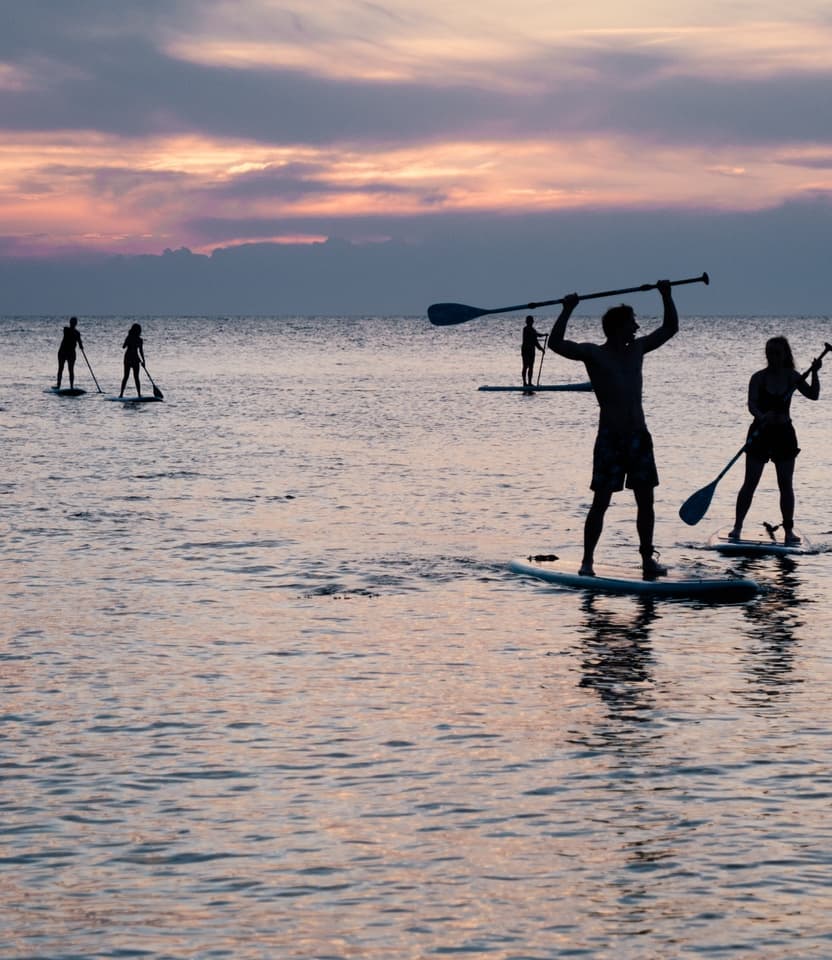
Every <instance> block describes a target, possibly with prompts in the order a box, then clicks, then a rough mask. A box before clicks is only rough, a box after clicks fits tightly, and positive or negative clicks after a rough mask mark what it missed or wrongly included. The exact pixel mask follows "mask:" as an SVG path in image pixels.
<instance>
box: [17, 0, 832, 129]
mask: <svg viewBox="0 0 832 960" xmlns="http://www.w3.org/2000/svg"><path fill="white" fill-rule="evenodd" d="M30 6H31V8H32V10H31V11H30V10H29V7H30ZM121 9H122V8H121V6H119V9H118V11H116V10H115V9H114V8H113V7H112V5H108V4H107V3H105V2H104V0H98V2H96V0H85V2H77V0H73V2H71V3H70V2H68V3H66V4H60V3H45V2H42V0H41V2H36V3H34V4H31V5H26V6H25V7H22V8H21V12H20V13H19V14H18V15H17V16H16V17H15V18H13V21H14V24H13V28H12V29H11V30H10V32H9V33H7V34H6V35H5V36H4V38H3V39H2V40H0V57H2V58H3V59H4V60H5V68H4V69H5V72H6V75H7V76H9V77H13V78H14V82H13V83H12V82H8V83H6V84H5V85H4V84H2V83H0V125H2V126H4V127H5V128H6V129H8V130H18V131H31V130H41V131H48V130H59V129H76V130H95V131H99V132H103V133H107V134H110V135H114V136H119V137H145V136H151V135H177V134H183V133H196V134H199V135H202V136H205V137H209V138H233V139H247V140H251V141H256V142H260V143H268V144H273V145H281V144H283V145H285V144H295V145H297V144H306V145H316V146H324V145H334V144H358V143H362V142H364V143H367V144H375V145H379V144H388V145H389V144H394V143H395V144H413V143H416V142H424V141H425V140H428V141H429V140H441V139H445V140H447V139H450V138H454V137H456V138H459V139H463V138H472V137H473V138H489V137H494V136H497V135H499V136H501V137H506V138H517V137H530V136H532V135H538V136H539V135H540V134H541V133H542V132H545V133H547V134H549V135H555V136H556V135H560V136H565V135H566V136H575V135H597V134H601V133H604V134H605V135H628V136H639V137H645V138H647V139H648V140H649V141H650V142H655V143H665V144H669V143H695V142H702V141H707V142H716V143H723V144H724V143H738V144H739V143H777V142H786V143H788V142H817V141H819V140H822V139H826V138H829V137H830V136H831V135H832V114H830V112H829V110H828V109H826V104H827V101H828V90H829V86H830V80H831V79H832V69H830V68H829V67H827V66H823V67H820V66H816V65H815V66H810V67H809V68H802V67H801V66H800V61H799V51H798V52H797V53H796V54H795V55H794V57H793V59H792V62H791V63H788V62H787V63H784V64H781V65H780V66H778V67H777V69H775V70H774V71H769V72H766V73H759V74H755V73H749V72H748V71H747V70H746V69H745V64H746V55H745V54H744V52H743V50H742V47H741V45H740V44H738V45H737V48H735V58H734V60H733V61H732V60H729V59H727V58H719V59H717V60H716V62H711V63H709V64H705V65H703V64H702V63H701V61H700V59H698V58H697V57H696V56H694V55H693V54H692V53H691V50H690V47H689V40H683V39H680V38H676V39H664V40H663V41H662V42H661V43H660V44H657V43H651V42H649V40H650V36H651V35H650V33H649V32H647V33H645V34H643V35H638V34H636V35H631V34H630V35H627V36H626V37H625V38H622V37H621V36H618V35H615V34H611V35H608V36H605V35H594V36H591V37H590V36H583V37H581V36H579V37H577V38H576V37H572V38H570V40H569V42H568V43H567V42H565V40H564V39H563V38H561V39H551V40H547V41H539V42H537V43H535V44H531V43H530V44H529V46H528V47H526V48H522V47H519V46H518V47H517V48H516V49H514V50H513V52H512V59H508V58H507V57H504V58H503V59H501V60H500V61H499V62H498V63H496V64H495V63H493V62H488V63H485V62H481V63H479V64H478V65H476V67H475V64H476V58H474V59H472V60H471V62H470V64H469V72H468V78H467V80H466V81H465V82H462V81H460V80H459V78H458V77H457V76H456V75H455V73H454V72H453V71H452V70H451V71H450V72H449V74H448V75H447V76H443V66H444V64H443V60H442V58H441V56H440V57H439V58H438V59H437V61H436V62H435V63H432V64H430V66H431V69H426V68H425V61H424V59H422V67H421V69H420V70H418V71H417V70H414V71H413V76H412V77H410V78H408V79H396V78H393V79H391V78H390V77H389V76H387V75H385V74H383V75H382V76H380V77H378V78H376V79H373V78H371V77H370V78H363V77H358V78H357V77H349V76H340V77H336V76H329V75H327V74H326V73H321V72H315V70H313V69H311V68H310V67H309V66H307V65H305V64H304V63H303V62H300V63H294V64H291V65H288V66H287V65H284V64H282V63H281V61H280V51H281V43H283V44H284V45H285V44H286V43H287V42H289V41H291V42H292V43H293V44H295V43H296V42H297V40H298V38H299V36H300V35H302V34H304V33H306V32H308V31H311V30H313V29H314V27H313V26H312V25H309V26H304V22H303V21H302V20H301V19H299V15H297V14H296V15H294V16H293V17H288V18H287V17H286V16H283V17H280V18H277V19H276V20H274V21H271V25H272V27H273V28H274V29H276V30H278V31H279V32H278V34H277V35H273V36H271V37H267V38H266V41H265V42H266V48H267V49H268V47H269V44H274V49H275V50H276V53H275V54H273V59H271V61H268V62H257V63H256V64H255V65H253V66H252V65H251V64H250V63H245V62H244V61H235V65H233V66H230V65H228V64H226V63H219V64H217V63H211V62H207V61H203V62H194V61H193V60H186V59H181V58H180V57H178V56H177V55H176V54H175V50H176V45H175V43H173V41H172V39H171V38H172V37H175V36H179V35H181V34H182V32H183V31H184V29H185V26H184V25H185V24H186V23H187V22H188V21H187V15H188V13H189V11H190V15H191V16H192V17H194V18H195V19H194V23H195V24H196V27H195V28H193V29H192V31H191V34H190V35H191V36H195V37H196V39H195V40H193V43H194V44H198V42H199V38H200V36H201V34H200V31H199V25H200V24H201V23H203V22H204V21H206V16H205V13H204V9H207V10H208V11H209V14H212V15H213V16H214V17H216V16H219V15H220V14H221V13H223V14H224V15H226V16H227V11H226V10H224V9H223V7H222V5H217V4H213V5H211V4H209V5H208V6H207V8H200V6H199V5H198V4H197V5H194V6H191V5H189V4H184V3H180V4H165V3H163V2H152V0H143V2H141V3H138V4H131V5H130V7H128V10H129V11H130V12H129V15H128V16H126V17H122V16H121ZM201 9H203V12H202V15H200V10H201ZM254 9H259V8H257V7H255V8H254ZM368 9H369V6H368V7H365V8H364V12H365V13H366V11H367V10H368ZM379 9H381V8H379ZM373 10H374V13H375V14H376V16H375V19H378V18H379V17H381V16H382V13H380V12H379V11H378V10H376V9H375V8H373ZM27 11H28V12H27ZM32 11H35V12H37V16H34V15H33V12H32ZM265 12H266V11H265V9H264V10H260V14H261V17H263V16H265ZM384 16H385V18H386V19H389V12H388V13H387V14H385V15H384ZM207 21H208V22H209V23H210V22H211V16H210V15H209V16H208V17H207ZM281 31H282V32H283V33H284V35H283V36H281V35H280V32H281ZM287 37H288V39H287ZM209 49H211V48H209ZM171 51H174V52H171ZM274 57H276V59H274ZM364 62H365V63H366V58H365V61H364ZM23 77H27V78H28V83H24V82H23V80H22V78H23Z"/></svg>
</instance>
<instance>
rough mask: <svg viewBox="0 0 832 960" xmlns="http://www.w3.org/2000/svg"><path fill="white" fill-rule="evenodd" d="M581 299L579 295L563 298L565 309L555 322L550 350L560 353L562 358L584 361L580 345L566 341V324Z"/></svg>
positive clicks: (571, 294) (563, 308)
mask: <svg viewBox="0 0 832 960" xmlns="http://www.w3.org/2000/svg"><path fill="white" fill-rule="evenodd" d="M580 299H581V298H580V297H579V296H578V294H577V293H570V294H568V295H567V296H565V297H564V298H563V307H562V309H561V311H560V316H559V317H558V318H557V320H555V325H554V326H553V327H552V332H551V333H550V334H549V349H550V350H551V351H552V352H553V353H558V354H560V355H561V356H562V357H568V358H569V359H571V360H581V359H583V353H582V352H581V349H580V345H579V344H577V343H575V342H574V341H572V340H566V339H565V336H566V324H567V322H568V320H569V318H570V317H571V316H572V311H573V310H574V309H575V307H577V305H578V302H579V300H580Z"/></svg>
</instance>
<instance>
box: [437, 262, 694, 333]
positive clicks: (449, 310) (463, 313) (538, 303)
mask: <svg viewBox="0 0 832 960" xmlns="http://www.w3.org/2000/svg"><path fill="white" fill-rule="evenodd" d="M686 283H704V284H706V285H707V284H708V283H710V278H709V276H708V274H707V273H702V274H701V275H700V276H698V277H688V278H686V279H685V280H671V281H670V285H671V286H672V287H679V286H682V285H683V284H686ZM657 287H658V284H657V283H642V284H640V285H639V286H637V287H620V288H619V289H617V290H600V291H599V292H598V293H582V294H578V300H598V299H600V298H602V297H618V296H621V295H622V294H624V293H643V292H645V291H647V290H655V289H657ZM563 301H564V298H563V297H559V298H558V299H557V300H535V301H532V302H531V303H518V304H515V305H514V306H511V307H496V308H494V309H490V308H486V309H483V308H480V307H469V306H467V305H466V304H464V303H434V304H431V306H429V307H428V318H429V319H430V322H431V323H432V324H434V325H435V326H450V325H451V324H456V323H465V321H466V320H474V319H475V318H477V317H484V316H486V315H488V314H492V313H511V312H512V311H514V310H538V309H539V308H540V307H551V306H553V305H555V304H562V303H563Z"/></svg>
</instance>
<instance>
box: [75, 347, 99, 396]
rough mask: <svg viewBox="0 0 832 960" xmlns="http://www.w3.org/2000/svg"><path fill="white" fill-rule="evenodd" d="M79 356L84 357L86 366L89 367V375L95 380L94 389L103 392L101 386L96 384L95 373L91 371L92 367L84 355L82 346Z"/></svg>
mask: <svg viewBox="0 0 832 960" xmlns="http://www.w3.org/2000/svg"><path fill="white" fill-rule="evenodd" d="M81 356H82V357H83V358H84V360H85V361H86V364H87V367H89V371H90V376H91V377H92V378H93V380H94V381H95V388H96V390H98V392H99V393H103V392H104V391H103V390H102V389H101V387H99V386H98V381H97V380H96V379H95V374H94V373H93V372H92V367H91V366H90V362H89V360H87V355H86V353H84V348H83V347H81Z"/></svg>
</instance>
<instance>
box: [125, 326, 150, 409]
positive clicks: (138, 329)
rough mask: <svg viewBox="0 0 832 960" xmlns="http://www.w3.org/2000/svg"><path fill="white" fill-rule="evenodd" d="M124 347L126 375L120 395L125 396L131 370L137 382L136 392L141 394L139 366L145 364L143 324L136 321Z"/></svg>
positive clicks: (128, 333)
mask: <svg viewBox="0 0 832 960" xmlns="http://www.w3.org/2000/svg"><path fill="white" fill-rule="evenodd" d="M122 346H123V348H124V376H123V377H122V378H121V393H119V396H120V397H123V396H124V388H125V387H126V386H127V379H128V377H129V376H130V371H131V370H132V371H133V380H134V381H135V383H136V393H137V394H138V395H139V396H141V395H142V388H141V384H140V383H139V367H140V366H144V362H145V361H144V341H143V340H142V325H141V324H140V323H134V324H133V326H132V327H130V329H129V330H128V332H127V336H126V337H125V338H124V343H123V344H122Z"/></svg>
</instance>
